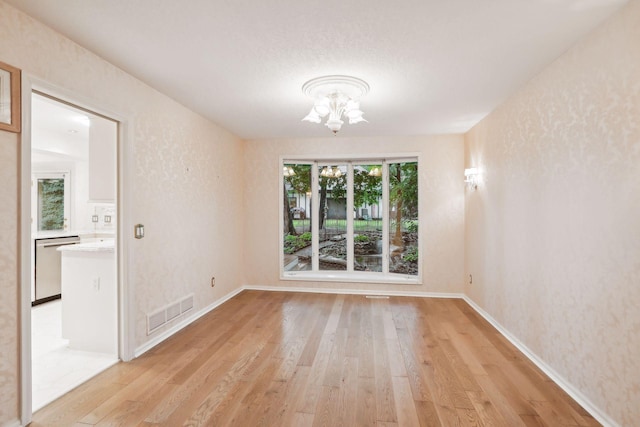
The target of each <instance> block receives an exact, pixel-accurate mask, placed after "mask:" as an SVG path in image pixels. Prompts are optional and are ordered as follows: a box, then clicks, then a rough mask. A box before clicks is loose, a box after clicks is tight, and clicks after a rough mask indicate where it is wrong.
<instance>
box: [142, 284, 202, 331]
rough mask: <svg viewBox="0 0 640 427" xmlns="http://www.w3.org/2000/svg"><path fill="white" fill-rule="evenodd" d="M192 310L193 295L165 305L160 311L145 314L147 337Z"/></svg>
mask: <svg viewBox="0 0 640 427" xmlns="http://www.w3.org/2000/svg"><path fill="white" fill-rule="evenodd" d="M192 308H193V294H190V295H188V296H187V297H185V298H183V299H181V300H179V301H174V302H172V303H171V304H167V305H165V306H164V307H163V308H161V309H160V310H157V311H154V312H153V313H151V314H147V335H151V334H152V333H153V332H154V331H156V330H157V329H158V328H159V327H161V326H162V325H164V324H166V323H168V322H170V321H172V320H174V319H177V318H178V317H180V316H181V315H183V314H184V313H186V312H187V311H189V310H191V309H192Z"/></svg>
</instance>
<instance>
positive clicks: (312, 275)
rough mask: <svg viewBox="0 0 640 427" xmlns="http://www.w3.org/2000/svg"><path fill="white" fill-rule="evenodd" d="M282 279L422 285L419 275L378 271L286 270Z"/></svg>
mask: <svg viewBox="0 0 640 427" xmlns="http://www.w3.org/2000/svg"><path fill="white" fill-rule="evenodd" d="M280 280H296V281H300V282H344V283H381V284H387V285H396V284H400V285H422V281H420V279H419V277H418V276H412V275H409V274H399V273H382V272H378V271H354V272H352V273H350V272H348V271H335V270H334V271H332V270H320V271H286V272H284V273H283V274H282V275H281V276H280Z"/></svg>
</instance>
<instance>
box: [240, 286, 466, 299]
mask: <svg viewBox="0 0 640 427" xmlns="http://www.w3.org/2000/svg"><path fill="white" fill-rule="evenodd" d="M241 290H243V291H268V292H306V293H312V294H336V295H376V296H390V297H423V298H459V299H462V298H464V295H463V294H460V293H445V292H412V291H387V290H371V289H368V290H367V289H347V288H338V289H335V288H299V287H289V286H288V287H279V286H243V287H242V289H241Z"/></svg>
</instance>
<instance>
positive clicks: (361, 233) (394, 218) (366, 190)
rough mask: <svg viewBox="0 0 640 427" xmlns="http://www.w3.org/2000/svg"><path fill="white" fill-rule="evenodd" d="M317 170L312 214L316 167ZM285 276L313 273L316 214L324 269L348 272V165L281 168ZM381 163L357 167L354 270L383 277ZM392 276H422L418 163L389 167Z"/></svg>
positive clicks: (354, 206) (354, 211) (403, 163)
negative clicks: (419, 267) (295, 273)
mask: <svg viewBox="0 0 640 427" xmlns="http://www.w3.org/2000/svg"><path fill="white" fill-rule="evenodd" d="M313 167H317V168H318V186H317V188H316V189H315V190H316V191H317V197H318V198H317V200H318V207H317V208H316V209H313V207H312V203H311V196H312V185H311V182H312V173H311V172H312V168H313ZM283 174H284V183H283V184H284V191H283V194H284V196H283V219H284V224H283V225H284V227H283V229H284V236H283V237H284V241H283V250H284V266H283V267H284V271H293V270H296V271H303V270H311V269H312V250H311V245H312V240H313V239H312V226H311V220H312V216H313V213H314V212H315V213H316V214H317V215H318V230H319V235H318V241H319V247H318V251H319V254H318V261H319V269H320V270H324V271H327V270H347V215H348V214H349V213H348V212H347V174H348V167H347V165H346V164H337V165H336V164H333V165H322V164H321V165H317V166H316V165H311V164H295V163H291V164H285V165H283ZM382 187H383V182H382V163H378V164H375V163H374V164H354V166H353V208H354V209H353V212H352V213H350V215H352V216H353V246H354V250H353V252H354V254H353V255H354V259H353V264H354V265H353V270H355V271H373V272H381V271H382V268H383V262H382V253H383V245H382V240H383V239H382V230H383V221H384V220H385V219H384V218H383V217H382V215H383V206H382ZM387 221H388V222H389V248H388V249H389V258H390V260H389V271H390V272H392V273H401V274H410V275H417V274H418V263H417V261H418V164H417V162H402V163H391V164H390V165H389V218H388V219H387Z"/></svg>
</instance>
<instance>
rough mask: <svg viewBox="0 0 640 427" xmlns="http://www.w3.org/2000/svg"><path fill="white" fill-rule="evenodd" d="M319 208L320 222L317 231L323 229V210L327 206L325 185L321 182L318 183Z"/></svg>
mask: <svg viewBox="0 0 640 427" xmlns="http://www.w3.org/2000/svg"><path fill="white" fill-rule="evenodd" d="M319 204H320V206H319V208H320V209H319V212H318V213H319V215H320V217H319V218H318V219H319V220H320V226H319V227H318V229H320V230H322V228H323V227H324V208H325V206H326V205H327V183H326V182H325V183H324V184H323V183H322V182H321V183H320V203H319Z"/></svg>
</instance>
